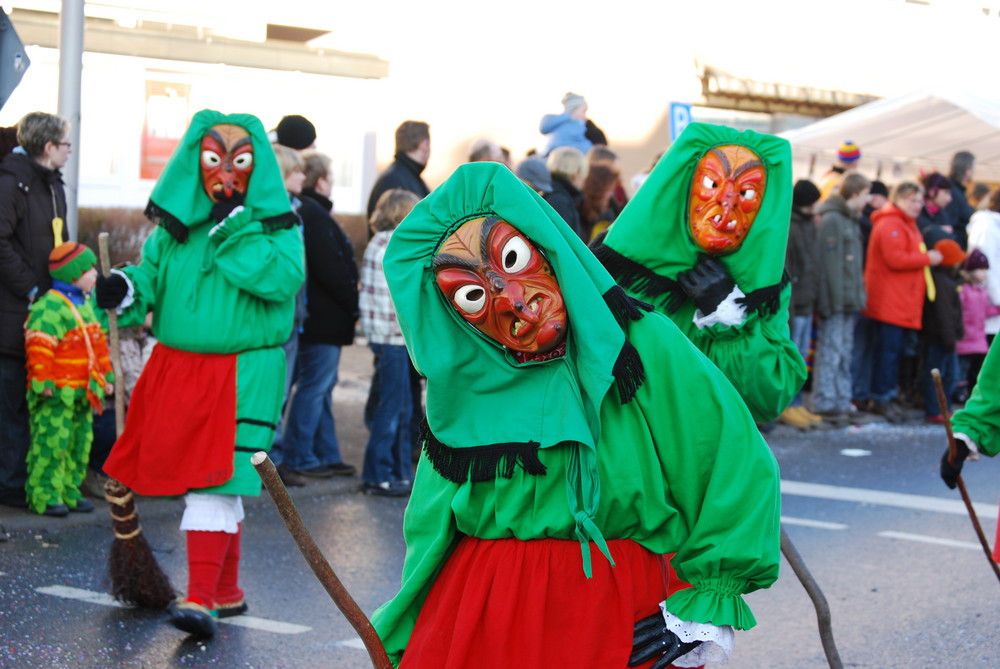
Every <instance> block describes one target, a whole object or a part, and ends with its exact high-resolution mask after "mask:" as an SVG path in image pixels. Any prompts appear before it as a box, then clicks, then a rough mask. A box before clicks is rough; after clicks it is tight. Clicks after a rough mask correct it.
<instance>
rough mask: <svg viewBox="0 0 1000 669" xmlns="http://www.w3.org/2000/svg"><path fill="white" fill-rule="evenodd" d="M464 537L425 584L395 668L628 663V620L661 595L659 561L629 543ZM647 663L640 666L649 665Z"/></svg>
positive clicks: (611, 668) (523, 668)
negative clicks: (586, 558)
mask: <svg viewBox="0 0 1000 669" xmlns="http://www.w3.org/2000/svg"><path fill="white" fill-rule="evenodd" d="M608 547H609V548H610V549H611V555H612V557H613V558H614V560H615V564H616V565H617V566H616V567H612V566H611V564H610V563H609V562H608V560H607V558H605V557H604V556H603V555H602V554H601V553H600V551H598V550H597V548H595V547H594V545H593V544H591V557H592V559H593V571H594V576H593V578H590V579H588V578H587V577H586V576H585V575H584V573H583V562H582V558H581V556H580V544H579V543H578V542H576V541H563V540H557V539H536V540H532V541H520V540H518V539H501V540H497V541H487V540H482V539H475V538H471V537H466V538H464V539H462V540H461V541H460V542H459V544H458V546H457V547H456V548H455V551H454V552H453V553H452V555H451V557H449V558H448V561H447V562H446V563H445V565H444V567H443V568H442V570H441V573H440V574H439V575H438V577H437V579H436V580H435V582H434V585H433V586H431V590H430V593H429V594H428V596H427V600H426V602H425V603H424V605H423V607H422V608H421V610H420V615H419V616H418V617H417V623H416V626H415V628H414V630H413V635H412V636H411V637H410V642H409V644H407V647H406V651H405V652H404V653H403V661H402V663H401V664H400V669H468V668H469V667H476V668H477V669H511V667H514V668H516V669H535V668H538V667H602V668H608V669H617V668H618V667H620V668H621V669H625V667H626V666H627V665H628V657H629V655H630V654H631V652H632V636H633V627H634V625H635V623H636V622H637V621H639V620H641V619H642V618H645V617H646V616H649V615H651V614H653V613H655V612H656V611H658V610H659V603H660V602H662V601H663V600H664V599H666V585H665V578H664V571H663V568H664V566H663V563H662V561H661V560H660V558H659V556H657V555H655V554H653V553H651V552H649V551H648V550H646V549H645V548H643V547H642V546H640V545H639V544H637V543H635V542H634V541H628V540H613V541H609V542H608ZM650 665H652V661H650V662H648V663H646V664H643V665H641V666H642V667H649V666H650Z"/></svg>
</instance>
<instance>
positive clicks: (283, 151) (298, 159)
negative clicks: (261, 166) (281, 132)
mask: <svg viewBox="0 0 1000 669" xmlns="http://www.w3.org/2000/svg"><path fill="white" fill-rule="evenodd" d="M271 147H272V148H273V149H274V157H275V158H277V159H278V168H279V169H280V170H281V178H282V179H287V178H288V177H289V175H290V174H291V173H292V172H294V171H295V170H299V171H304V163H303V162H302V156H300V155H299V154H298V152H297V151H294V150H292V149H289V148H288V147H287V146H283V145H281V144H272V145H271Z"/></svg>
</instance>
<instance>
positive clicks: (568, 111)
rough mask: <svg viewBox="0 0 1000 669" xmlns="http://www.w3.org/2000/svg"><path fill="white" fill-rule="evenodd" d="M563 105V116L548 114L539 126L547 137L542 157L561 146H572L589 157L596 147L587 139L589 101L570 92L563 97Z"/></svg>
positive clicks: (540, 130)
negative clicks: (588, 154) (589, 153)
mask: <svg viewBox="0 0 1000 669" xmlns="http://www.w3.org/2000/svg"><path fill="white" fill-rule="evenodd" d="M562 105H563V111H562V113H561V114H546V115H545V116H543V117H542V121H541V123H539V125H538V130H539V132H541V133H542V134H543V135H545V137H546V143H545V148H544V150H543V151H542V152H541V153H542V156H543V157H548V155H549V154H550V153H552V150H553V149H556V148H558V147H560V146H572V147H573V148H575V149H578V150H579V151H580V153H582V154H583V155H587V152H588V151H590V147H592V146H593V145H594V143H593V142H592V141H591V140H589V139H587V101H586V100H585V99H584V97H583V96H582V95H578V94H576V93H572V92H570V93H566V95H564V96H563V98H562Z"/></svg>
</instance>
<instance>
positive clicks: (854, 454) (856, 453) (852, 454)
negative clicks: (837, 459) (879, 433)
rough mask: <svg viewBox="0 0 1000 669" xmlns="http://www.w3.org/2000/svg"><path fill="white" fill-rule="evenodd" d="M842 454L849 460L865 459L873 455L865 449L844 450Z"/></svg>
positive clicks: (841, 451)
mask: <svg viewBox="0 0 1000 669" xmlns="http://www.w3.org/2000/svg"><path fill="white" fill-rule="evenodd" d="M840 454H841V455H846V456H847V457H849V458H864V457H867V456H869V455H871V454H872V452H871V451H869V450H867V449H864V448H843V449H841V450H840Z"/></svg>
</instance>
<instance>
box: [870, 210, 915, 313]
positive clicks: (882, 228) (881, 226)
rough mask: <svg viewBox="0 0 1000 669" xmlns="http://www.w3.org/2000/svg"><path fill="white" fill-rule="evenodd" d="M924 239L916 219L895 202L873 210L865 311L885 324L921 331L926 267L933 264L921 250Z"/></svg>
mask: <svg viewBox="0 0 1000 669" xmlns="http://www.w3.org/2000/svg"><path fill="white" fill-rule="evenodd" d="M922 243H923V238H922V237H921V235H920V231H919V230H917V222H916V219H913V218H910V217H909V216H907V215H906V214H905V213H903V211H902V210H901V209H900V208H899V207H897V206H896V205H894V204H892V203H891V202H888V203H886V205H885V206H884V207H882V208H881V209H878V210H876V211H875V212H873V213H872V234H871V239H870V240H869V242H868V257H867V261H866V262H865V290H866V291H867V293H868V306H867V308H866V309H865V310H864V311H863V312H862V313H863V314H864V315H865V316H867V317H868V318H872V319H874V320H877V321H881V322H883V323H890V324H892V325H899V326H901V327H904V328H910V329H913V330H919V329H920V326H921V319H922V317H923V310H924V296H925V295H926V294H927V283H926V281H925V279H924V267H929V266H930V264H931V260H930V257H929V256H928V255H927V253H925V252H923V251H921V250H920V245H921V244H922Z"/></svg>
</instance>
